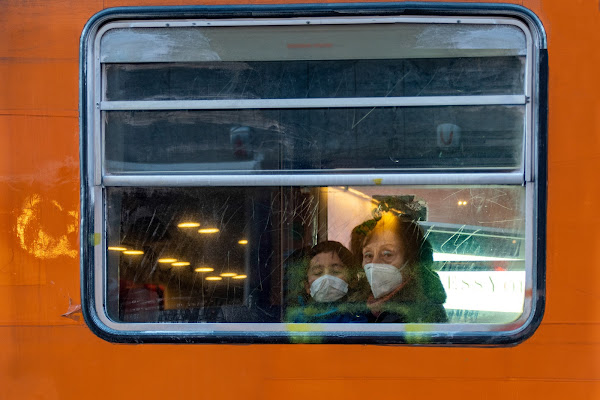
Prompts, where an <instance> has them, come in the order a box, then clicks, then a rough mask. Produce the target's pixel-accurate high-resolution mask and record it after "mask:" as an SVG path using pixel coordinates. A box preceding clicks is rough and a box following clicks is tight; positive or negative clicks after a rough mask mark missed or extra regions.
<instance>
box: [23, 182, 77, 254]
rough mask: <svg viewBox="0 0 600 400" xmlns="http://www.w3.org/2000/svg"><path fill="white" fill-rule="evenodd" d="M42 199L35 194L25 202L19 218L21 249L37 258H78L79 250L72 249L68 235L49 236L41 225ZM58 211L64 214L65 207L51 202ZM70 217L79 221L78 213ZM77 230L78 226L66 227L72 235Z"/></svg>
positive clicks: (74, 212) (70, 225)
mask: <svg viewBox="0 0 600 400" xmlns="http://www.w3.org/2000/svg"><path fill="white" fill-rule="evenodd" d="M42 201H43V200H42V198H41V196H40V195H39V194H34V195H31V196H30V197H28V198H27V199H26V200H25V204H24V205H23V208H22V209H21V212H20V214H19V216H18V217H17V225H16V233H17V237H18V239H19V244H20V245H21V248H23V249H24V250H26V251H27V252H28V253H29V254H32V255H33V256H35V257H37V258H42V259H47V258H56V257H59V256H67V257H72V258H75V257H77V250H75V249H73V248H72V247H71V242H70V241H69V239H68V238H67V235H66V234H65V235H60V236H52V235H50V234H48V233H47V232H46V231H45V230H44V227H43V226H42V225H41V224H40V218H39V214H40V209H41V203H42ZM51 203H52V205H54V206H55V207H56V208H57V210H58V211H60V212H63V207H62V206H61V205H60V204H59V203H58V202H57V201H55V200H52V201H51ZM69 215H71V216H72V217H74V218H75V219H77V216H78V213H77V212H76V211H71V212H69ZM76 229H77V224H76V223H74V224H69V225H67V227H66V230H67V232H69V233H72V232H75V231H76Z"/></svg>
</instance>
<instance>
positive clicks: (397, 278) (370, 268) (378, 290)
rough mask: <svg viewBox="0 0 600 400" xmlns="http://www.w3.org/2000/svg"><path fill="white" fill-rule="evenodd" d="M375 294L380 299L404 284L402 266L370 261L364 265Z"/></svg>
mask: <svg viewBox="0 0 600 400" xmlns="http://www.w3.org/2000/svg"><path fill="white" fill-rule="evenodd" d="M364 269H365V274H366V275H367V280H368V281H369V285H371V292H373V296H374V297H375V298H376V299H378V298H380V297H383V296H385V295H386V294H389V293H391V292H393V291H394V289H396V288H398V287H399V286H400V285H402V281H403V279H402V269H404V266H402V268H400V269H399V268H396V267H394V266H393V265H390V264H375V263H369V264H366V265H365V266H364Z"/></svg>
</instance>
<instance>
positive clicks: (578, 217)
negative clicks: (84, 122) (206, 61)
mask: <svg viewBox="0 0 600 400" xmlns="http://www.w3.org/2000/svg"><path fill="white" fill-rule="evenodd" d="M167 3H168V4H167ZM259 3H260V2H259ZM512 3H513V4H518V5H522V6H524V7H526V8H528V9H529V10H531V11H532V12H533V13H535V14H536V15H537V16H538V17H539V19H540V21H541V22H542V24H543V25H544V28H545V30H546V35H547V43H548V56H549V78H548V95H549V99H548V108H549V111H548V132H547V136H548V154H547V157H548V186H547V187H548V192H547V193H548V198H547V237H546V249H547V254H546V265H545V271H546V305H545V313H544V317H543V320H542V322H541V324H540V326H539V327H538V328H537V330H536V331H535V333H534V334H533V335H532V336H531V337H530V338H528V339H527V340H525V341H524V342H523V343H520V344H518V345H515V346H509V347H503V346H500V347H492V348H486V347H468V346H467V347H465V346H456V347H452V346H441V347H435V346H414V345H398V346H377V345H356V344H348V345H341V344H318V345H315V344H294V345H291V344H287V345H285V344H254V345H235V344H206V345H202V344H115V343H110V342H108V341H105V340H102V339H101V338H99V337H97V336H96V335H95V334H94V333H93V332H92V331H91V330H90V328H88V326H87V325H86V323H85V321H84V319H83V317H82V313H81V298H80V292H81V289H80V285H81V275H80V251H79V249H80V243H79V237H80V236H79V235H80V193H79V187H80V163H79V148H80V143H79V110H78V107H79V101H80V100H79V79H80V76H79V70H80V66H79V43H80V35H81V33H82V31H83V28H84V26H85V24H86V22H87V21H88V20H89V19H90V18H91V17H92V16H93V15H94V14H96V13H98V12H100V11H102V10H104V9H107V8H110V7H120V6H156V5H173V6H175V5H193V4H196V3H192V2H185V1H168V2H155V1H119V0H103V1H95V0H88V1H85V2H80V1H70V0H59V1H54V0H52V1H36V0H34V1H27V2H22V1H12V0H4V1H2V2H1V3H0V4H1V12H0V39H1V40H0V53H1V54H0V82H1V84H0V88H1V89H0V93H1V94H0V127H1V128H0V141H1V146H0V147H1V149H2V157H0V215H1V221H2V223H1V224H0V238H1V240H0V289H1V290H0V398H2V399H70V398H88V399H95V398H140V399H141V398H143V399H159V398H165V397H169V398H236V399H271V398H281V399H306V398H340V399H341V398H344V399H364V398H377V397H389V398H397V397H410V398H423V399H426V398H438V399H442V398H443V399H466V398H473V399H475V398H477V399H505V398H515V399H563V398H572V399H597V398H600V382H599V379H600V297H599V296H598V284H599V283H600V272H599V271H600V233H599V230H598V226H599V225H600V207H599V201H600V200H599V199H600V185H599V184H598V166H599V165H600V164H599V163H600V139H599V138H600V96H599V94H598V93H599V89H600V74H599V73H598V65H600V53H599V52H598V51H597V48H598V46H600V31H599V30H598V26H600V9H599V5H598V2H597V1H591V0H588V1H577V2H556V1H545V0H531V1H529V0H523V1H521V2H512ZM234 4H237V5H239V4H248V3H242V2H230V3H224V2H208V3H203V4H202V5H234ZM251 4H258V3H251ZM542 268H544V267H542Z"/></svg>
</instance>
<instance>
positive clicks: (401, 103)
mask: <svg viewBox="0 0 600 400" xmlns="http://www.w3.org/2000/svg"><path fill="white" fill-rule="evenodd" d="M524 104H526V96H525V95H494V96H423V97H344V98H314V99H229V100H139V101H102V102H101V103H100V109H101V110H103V111H146V110H148V111H150V110H223V109H271V108H360V107H432V106H485V105H524Z"/></svg>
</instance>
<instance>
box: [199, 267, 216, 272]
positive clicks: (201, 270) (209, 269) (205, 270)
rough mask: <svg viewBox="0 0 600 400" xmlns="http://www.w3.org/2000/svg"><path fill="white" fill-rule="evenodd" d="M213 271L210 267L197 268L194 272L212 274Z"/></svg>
mask: <svg viewBox="0 0 600 400" xmlns="http://www.w3.org/2000/svg"><path fill="white" fill-rule="evenodd" d="M214 270H215V269H214V268H211V267H198V268H196V269H195V270H194V271H196V272H213V271H214Z"/></svg>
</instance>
